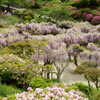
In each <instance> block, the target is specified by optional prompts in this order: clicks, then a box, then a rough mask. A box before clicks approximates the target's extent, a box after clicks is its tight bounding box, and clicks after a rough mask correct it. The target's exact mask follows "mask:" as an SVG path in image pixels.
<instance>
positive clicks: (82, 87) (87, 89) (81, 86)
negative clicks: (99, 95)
mask: <svg viewBox="0 0 100 100" xmlns="http://www.w3.org/2000/svg"><path fill="white" fill-rule="evenodd" d="M73 86H76V87H77V88H78V90H79V91H81V92H83V93H84V94H86V95H87V96H89V95H90V94H91V92H92V91H91V88H90V87H88V86H87V85H85V84H83V83H75V84H73Z"/></svg>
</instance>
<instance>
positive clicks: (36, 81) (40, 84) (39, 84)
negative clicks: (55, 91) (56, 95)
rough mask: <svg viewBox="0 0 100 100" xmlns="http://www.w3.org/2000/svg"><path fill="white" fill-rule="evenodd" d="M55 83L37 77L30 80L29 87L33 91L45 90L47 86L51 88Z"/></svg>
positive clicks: (53, 80)
mask: <svg viewBox="0 0 100 100" xmlns="http://www.w3.org/2000/svg"><path fill="white" fill-rule="evenodd" d="M55 82H56V80H55V79H45V78H43V77H41V76H37V77H33V78H32V80H31V81H30V85H29V86H30V87H32V89H34V90H35V89H36V88H45V87H48V86H52V85H53V84H54V83H55Z"/></svg>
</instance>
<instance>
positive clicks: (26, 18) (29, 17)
mask: <svg viewBox="0 0 100 100" xmlns="http://www.w3.org/2000/svg"><path fill="white" fill-rule="evenodd" d="M24 19H25V20H28V21H31V20H32V17H31V16H29V15H28V16H24Z"/></svg>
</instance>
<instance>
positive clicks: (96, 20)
mask: <svg viewBox="0 0 100 100" xmlns="http://www.w3.org/2000/svg"><path fill="white" fill-rule="evenodd" d="M91 23H92V24H94V25H97V24H100V16H94V17H93V19H92V21H91Z"/></svg>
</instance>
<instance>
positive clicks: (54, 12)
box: [36, 5, 72, 23]
mask: <svg viewBox="0 0 100 100" xmlns="http://www.w3.org/2000/svg"><path fill="white" fill-rule="evenodd" d="M36 13H37V12H36ZM38 14H40V17H41V16H43V15H46V16H48V17H47V18H46V19H47V21H49V22H50V21H51V22H55V23H56V22H57V21H63V20H71V19H72V18H71V17H70V16H71V14H72V13H71V12H69V11H68V10H67V9H66V8H65V7H64V6H58V5H57V6H54V7H51V6H49V5H47V6H43V7H42V9H40V10H38ZM51 18H53V19H55V20H54V21H52V19H51Z"/></svg>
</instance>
